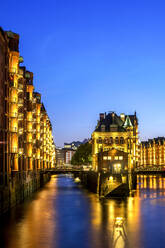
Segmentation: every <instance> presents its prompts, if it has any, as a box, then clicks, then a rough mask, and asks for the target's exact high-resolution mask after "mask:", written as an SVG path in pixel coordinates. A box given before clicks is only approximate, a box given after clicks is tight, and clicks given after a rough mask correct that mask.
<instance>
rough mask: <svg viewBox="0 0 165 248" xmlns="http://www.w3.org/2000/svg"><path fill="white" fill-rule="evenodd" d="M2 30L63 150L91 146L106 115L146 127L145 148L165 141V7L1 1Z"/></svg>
mask: <svg viewBox="0 0 165 248" xmlns="http://www.w3.org/2000/svg"><path fill="white" fill-rule="evenodd" d="M0 8H1V10H0V26H1V27H2V28H3V29H4V30H11V31H13V32H15V33H18V34H19V35H20V55H21V56H23V57H24V64H23V65H25V66H26V68H27V70H30V71H32V72H33V73H34V86H35V90H36V91H38V92H40V93H41V94H42V101H43V102H44V105H45V107H46V109H47V112H48V115H49V117H50V120H51V122H52V125H53V134H54V140H55V143H56V145H57V146H63V143H64V142H72V141H73V140H80V141H81V140H83V139H84V138H90V137H91V133H92V132H93V131H94V128H95V126H96V124H97V120H98V118H99V113H101V112H103V113H104V112H108V111H115V112H116V113H117V114H120V113H125V114H133V113H134V111H135V110H136V112H137V117H138V119H139V136H140V139H141V140H146V139H148V138H154V137H157V136H165V97H164V95H165V31H164V27H165V15H164V13H165V1H163V0H162V1H159V0H153V1H152V0H134V1H132V0H130V1H128V0H124V1H123V0H47V1H39V0H28V1H25V0H21V1H20V0H17V1H9V0H5V1H4V0H2V1H1V6H0Z"/></svg>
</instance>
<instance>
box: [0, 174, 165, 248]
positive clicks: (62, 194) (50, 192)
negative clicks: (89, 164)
mask: <svg viewBox="0 0 165 248" xmlns="http://www.w3.org/2000/svg"><path fill="white" fill-rule="evenodd" d="M164 243H165V178H164V177H161V176H155V175H153V176H138V184H137V190H136V192H135V193H134V196H131V197H128V198H125V199H119V198H116V199H101V200H100V199H99V198H98V197H97V196H96V195H95V194H91V193H89V192H87V191H86V190H84V189H82V188H81V187H80V186H79V185H78V184H76V183H75V182H74V180H73V179H72V178H71V177H70V176H55V177H52V179H51V181H50V182H49V183H48V184H47V185H46V186H45V187H44V188H43V189H42V190H41V191H40V192H38V193H36V194H35V195H34V197H33V198H32V199H30V200H28V201H26V202H25V203H24V204H21V205H20V206H18V207H16V208H14V209H12V211H11V212H10V213H8V214H6V215H4V216H3V217H1V219H0V247H5V248H33V247H35V248H74V247H78V248H81V247H82V248H93V247H94V248H102V247H103V248H104V247H105V248H106V247H107V248H108V247H113V248H122V247H123V248H124V247H130V248H132V247H137V248H139V247H140V248H141V247H142V248H143V247H149V248H150V247H151V248H152V247H154V248H155V247H164Z"/></svg>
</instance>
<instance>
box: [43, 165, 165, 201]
mask: <svg viewBox="0 0 165 248" xmlns="http://www.w3.org/2000/svg"><path fill="white" fill-rule="evenodd" d="M47 172H49V173H50V174H51V175H55V174H73V175H74V177H75V178H76V177H79V178H80V181H81V184H82V185H83V186H85V187H86V188H87V189H89V190H90V191H92V192H94V193H97V194H98V195H99V196H100V197H109V196H120V197H123V196H127V195H129V192H130V191H131V190H133V189H136V183H137V181H136V177H137V174H160V173H161V174H165V170H162V167H149V168H148V167H147V168H143V167H139V168H135V169H134V170H133V171H124V170H121V171H119V172H112V171H111V172H110V171H109V172H104V171H99V172H95V171H92V170H90V168H86V167H84V168H83V167H78V166H63V167H56V168H52V169H48V170H47Z"/></svg>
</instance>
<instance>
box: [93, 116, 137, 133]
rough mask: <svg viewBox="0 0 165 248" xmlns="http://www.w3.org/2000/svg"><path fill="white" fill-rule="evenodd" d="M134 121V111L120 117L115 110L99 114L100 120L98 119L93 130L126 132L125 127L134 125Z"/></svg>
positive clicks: (135, 119) (135, 118) (135, 120)
mask: <svg viewBox="0 0 165 248" xmlns="http://www.w3.org/2000/svg"><path fill="white" fill-rule="evenodd" d="M135 123H137V117H136V113H135V114H134V115H127V116H125V119H123V118H121V117H120V116H119V115H117V114H116V113H115V112H109V113H108V114H106V113H105V114H100V120H99V121H98V124H97V126H96V129H95V132H126V131H127V128H128V127H134V126H135ZM104 129H105V131H104Z"/></svg>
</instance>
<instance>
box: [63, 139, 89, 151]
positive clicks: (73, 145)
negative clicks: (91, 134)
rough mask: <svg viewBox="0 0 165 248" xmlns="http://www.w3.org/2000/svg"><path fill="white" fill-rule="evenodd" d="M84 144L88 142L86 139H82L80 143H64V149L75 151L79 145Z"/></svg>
mask: <svg viewBox="0 0 165 248" xmlns="http://www.w3.org/2000/svg"><path fill="white" fill-rule="evenodd" d="M86 142H88V139H84V140H83V141H82V142H81V141H73V142H71V143H64V148H66V149H73V150H77V148H78V147H79V146H80V145H81V144H85V143H86Z"/></svg>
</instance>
